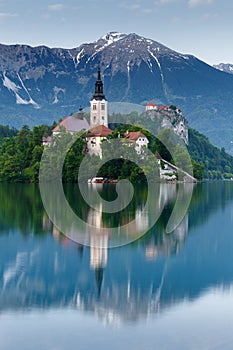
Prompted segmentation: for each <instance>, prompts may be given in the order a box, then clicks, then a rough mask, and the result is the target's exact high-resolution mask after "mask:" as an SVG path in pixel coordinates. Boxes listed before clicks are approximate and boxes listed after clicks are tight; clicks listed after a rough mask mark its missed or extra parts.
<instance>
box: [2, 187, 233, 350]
mask: <svg viewBox="0 0 233 350" xmlns="http://www.w3.org/2000/svg"><path fill="white" fill-rule="evenodd" d="M100 186H101V187H98V188H96V187H90V186H89V187H88V186H86V188H85V191H86V195H87V196H89V197H90V198H93V196H94V193H95V192H96V191H97V192H98V193H100V195H101V196H102V198H104V200H106V201H110V200H111V201H112V200H114V199H116V198H117V195H116V189H115V187H114V185H108V184H107V185H100ZM190 191H191V192H190ZM64 192H65V195H66V198H67V201H68V203H69V205H70V207H71V208H72V210H73V211H74V212H75V213H76V214H77V215H78V216H79V217H81V218H82V221H85V222H86V223H87V227H85V224H83V223H82V224H80V227H79V228H77V227H74V226H73V225H72V222H70V227H69V225H68V226H67V231H66V232H65V235H64V234H61V233H60V230H59V222H58V225H57V226H58V227H56V226H55V225H54V224H53V222H52V221H51V220H50V219H49V217H48V215H47V213H46V211H45V209H44V206H43V203H42V200H41V196H40V189H39V187H38V186H37V185H27V184H22V185H21V184H1V185H0V206H1V210H0V285H1V289H0V349H3V350H12V349H17V350H18V349H22V350H29V349H30V350H31V349H33V350H42V349H43V350H45V349H48V350H50V349H51V350H63V349H64V350H65V349H69V350H73V349H82V350H83V349H94V348H95V349H103V350H105V349H106V350H107V349H111V350H115V349H117V350H118V349H122V350H123V349H127V350H128V349H143V350H147V349H148V350H149V349H153V350H154V349H159V350H161V349H169V350H170V349H179V350H181V349H184V350H187V349H198V350H200V349H205V350H206V349H221V350H222V349H232V348H233V333H232V324H233V312H232V309H233V182H212V183H202V184H197V185H194V186H193V187H192V188H191V189H190V188H189V187H187V188H186V187H185V185H176V184H167V185H166V184H163V185H155V187H154V190H153V191H152V193H151V198H152V209H151V208H149V209H148V208H147V210H144V209H145V203H146V198H147V196H148V191H147V188H144V187H138V188H136V189H135V193H134V196H133V199H132V201H131V202H130V203H129V204H128V205H127V207H126V208H125V209H123V210H122V211H121V213H109V214H105V213H103V210H102V209H103V207H102V206H101V205H100V204H98V203H97V204H96V206H97V207H98V210H97V211H96V207H95V208H89V207H88V206H87V204H86V203H85V200H84V199H83V197H82V196H81V194H80V192H79V189H78V187H77V185H65V186H64ZM179 192H180V193H181V197H180V198H178V201H177V203H176V198H177V195H178V193H179ZM190 193H191V194H192V198H191V202H190V205H189V207H188V211H187V212H185V211H184V212H183V213H182V217H179V213H180V212H181V211H182V210H183V208H182V203H181V202H182V200H181V199H182V198H183V200H185V198H186V197H185V196H186V194H188V195H189V194H190ZM179 201H180V203H179ZM176 204H177V205H178V206H177V208H178V212H177V215H174V217H175V219H174V220H175V224H174V222H173V224H172V225H173V228H174V230H173V231H172V232H169V230H168V226H169V225H168V222H169V218H171V215H172V212H173V211H174V206H175V205H176ZM51 208H53V212H52V214H51V213H50V218H51V216H52V215H54V217H53V218H55V217H56V215H57V216H59V217H60V215H62V205H61V203H59V201H56V202H54V203H53V205H51ZM56 213H57V214H56ZM65 216H66V218H68V220H67V221H68V222H69V220H71V219H70V217H69V214H66V215H65ZM155 217H156V220H154V218H155ZM71 218H72V216H71ZM56 220H58V217H56ZM56 220H55V221H56ZM131 220H133V224H132V225H131V224H130V225H128V223H129V222H130V221H131ZM174 220H173V221H174ZM58 221H59V220H58ZM154 221H156V222H155V223H154ZM66 224H67V223H66ZM94 226H96V227H97V228H98V233H96V231H94V233H93V231H92V228H93V227H94ZM112 227H113V229H114V230H116V232H117V233H115V231H114V232H113V231H111V228H112ZM122 227H123V229H122ZM169 227H171V226H169ZM78 231H79V233H77V232H78ZM63 232H64V231H63ZM112 232H113V233H112ZM145 232H146V234H144V233H145ZM89 244H90V245H91V247H89V246H88V245H89ZM111 247H112V248H111Z"/></svg>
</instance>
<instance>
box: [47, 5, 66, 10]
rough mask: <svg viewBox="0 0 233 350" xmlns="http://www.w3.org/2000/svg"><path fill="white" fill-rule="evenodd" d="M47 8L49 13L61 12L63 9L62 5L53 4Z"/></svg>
mask: <svg viewBox="0 0 233 350" xmlns="http://www.w3.org/2000/svg"><path fill="white" fill-rule="evenodd" d="M48 8H49V10H51V11H61V10H63V9H64V5H63V4H54V5H49V6H48Z"/></svg>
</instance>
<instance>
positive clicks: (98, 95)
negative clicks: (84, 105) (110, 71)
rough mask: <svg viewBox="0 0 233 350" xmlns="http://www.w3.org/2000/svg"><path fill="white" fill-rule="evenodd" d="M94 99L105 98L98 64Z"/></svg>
mask: <svg viewBox="0 0 233 350" xmlns="http://www.w3.org/2000/svg"><path fill="white" fill-rule="evenodd" d="M93 99H95V100H105V96H104V91H103V82H102V79H101V74H100V66H98V76H97V80H96V83H95V93H94V95H93Z"/></svg>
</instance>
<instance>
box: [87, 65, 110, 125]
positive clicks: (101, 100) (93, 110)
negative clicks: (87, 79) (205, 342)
mask: <svg viewBox="0 0 233 350" xmlns="http://www.w3.org/2000/svg"><path fill="white" fill-rule="evenodd" d="M90 105H91V106H90V127H91V128H93V127H95V126H97V125H105V126H106V127H108V101H107V100H106V98H105V96H104V89H103V82H102V79H101V73H100V66H98V74H97V79H96V83H95V93H94V95H93V97H92V100H91V101H90Z"/></svg>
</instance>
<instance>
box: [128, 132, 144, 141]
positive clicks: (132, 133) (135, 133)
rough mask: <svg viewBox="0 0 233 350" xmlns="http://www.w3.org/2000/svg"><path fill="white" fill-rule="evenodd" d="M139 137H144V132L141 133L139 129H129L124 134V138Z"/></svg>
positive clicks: (134, 138) (135, 139)
mask: <svg viewBox="0 0 233 350" xmlns="http://www.w3.org/2000/svg"><path fill="white" fill-rule="evenodd" d="M139 137H146V136H145V135H144V134H142V133H141V132H140V131H131V132H129V133H128V134H127V133H126V134H125V139H128V140H130V141H135V142H136V141H137V139H138V138H139Z"/></svg>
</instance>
